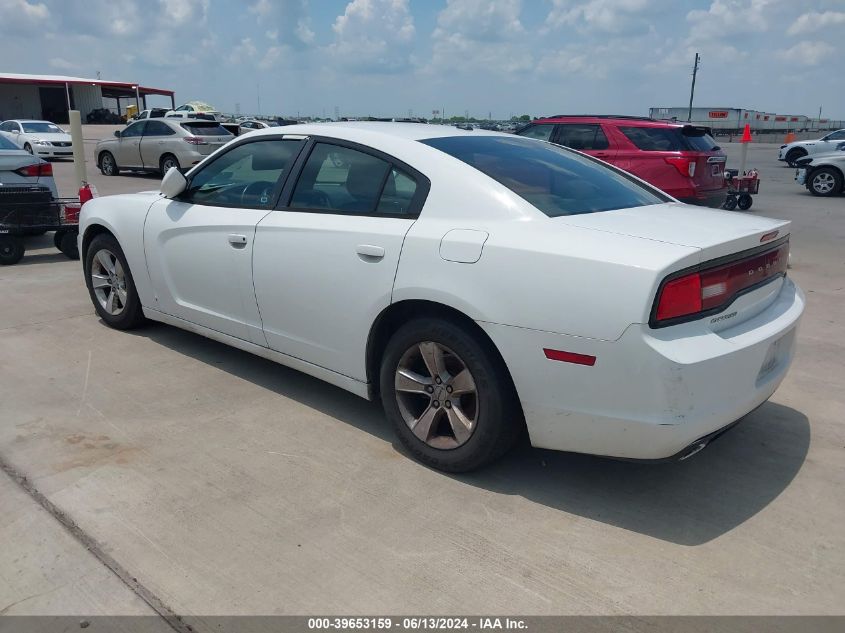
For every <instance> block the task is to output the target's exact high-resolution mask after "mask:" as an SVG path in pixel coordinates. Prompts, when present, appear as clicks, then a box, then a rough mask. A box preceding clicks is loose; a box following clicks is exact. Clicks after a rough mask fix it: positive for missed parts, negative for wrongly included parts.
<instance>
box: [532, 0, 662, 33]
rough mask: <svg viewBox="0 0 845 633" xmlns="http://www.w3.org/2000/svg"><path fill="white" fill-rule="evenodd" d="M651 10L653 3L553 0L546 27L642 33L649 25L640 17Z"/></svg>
mask: <svg viewBox="0 0 845 633" xmlns="http://www.w3.org/2000/svg"><path fill="white" fill-rule="evenodd" d="M654 6H655V2H654V1H653V0H586V1H584V0H552V9H551V11H549V15H548V16H547V17H546V22H545V25H546V27H547V28H550V29H560V28H562V27H567V26H574V27H579V28H581V29H583V30H586V31H600V32H604V33H631V32H643V31H647V30H648V27H649V23H650V22H649V19H648V17H647V16H646V15H643V14H644V13H645V12H647V10H649V9H652V8H653V7H654Z"/></svg>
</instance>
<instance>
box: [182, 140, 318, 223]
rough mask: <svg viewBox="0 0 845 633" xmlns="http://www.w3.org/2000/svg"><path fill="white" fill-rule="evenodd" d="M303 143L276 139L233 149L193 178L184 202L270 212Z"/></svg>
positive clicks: (245, 144) (242, 145) (183, 196)
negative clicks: (277, 190)
mask: <svg viewBox="0 0 845 633" xmlns="http://www.w3.org/2000/svg"><path fill="white" fill-rule="evenodd" d="M301 145H302V141H300V140H284V139H281V140H280V139H272V140H266V141H257V142H253V143H243V144H241V145H238V146H237V147H233V148H232V149H231V150H229V151H228V152H226V153H225V154H223V155H221V156H220V157H218V158H217V159H216V160H214V161H213V162H212V163H210V164H209V165H207V166H205V167H203V168H202V169H201V170H199V171H198V172H197V173H195V174H194V175H193V177H192V178H191V182H190V184H189V186H188V189H187V190H186V191H185V193H184V194H182V196H180V200H183V201H185V202H192V203H194V204H202V205H212V206H228V207H244V208H250V209H269V208H270V207H272V206H273V203H274V197H275V196H274V193H275V191H276V187H277V185H278V184H279V183H280V179H281V178H282V177H283V176H284V175H285V174H286V173H287V171H288V170H289V169H290V166H291V165H292V164H293V161H294V160H295V158H296V156H297V154H298V153H299V149H300V147H301Z"/></svg>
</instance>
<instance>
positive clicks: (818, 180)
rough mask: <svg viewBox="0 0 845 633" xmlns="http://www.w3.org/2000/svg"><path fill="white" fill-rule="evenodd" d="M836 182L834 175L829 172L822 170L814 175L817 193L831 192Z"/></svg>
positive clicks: (814, 186) (814, 187)
mask: <svg viewBox="0 0 845 633" xmlns="http://www.w3.org/2000/svg"><path fill="white" fill-rule="evenodd" d="M835 184H836V181H835V180H834V178H833V175H832V174H829V173H827V172H822V173H820V174H817V175H816V176H814V177H813V189H814V190H815V191H816V193H830V192H831V191H832V190H833V187H834V186H835Z"/></svg>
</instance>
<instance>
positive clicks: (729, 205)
mask: <svg viewBox="0 0 845 633" xmlns="http://www.w3.org/2000/svg"><path fill="white" fill-rule="evenodd" d="M736 204H737V200H736V196H728V198H727V200H725V204H723V205H722V208H723V209H727V210H728V211H733V210H734V209H736Z"/></svg>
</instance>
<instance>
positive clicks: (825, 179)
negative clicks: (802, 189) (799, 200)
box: [807, 167, 842, 198]
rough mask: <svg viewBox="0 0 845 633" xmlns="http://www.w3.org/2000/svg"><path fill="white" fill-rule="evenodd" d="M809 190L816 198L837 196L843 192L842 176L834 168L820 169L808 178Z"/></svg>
mask: <svg viewBox="0 0 845 633" xmlns="http://www.w3.org/2000/svg"><path fill="white" fill-rule="evenodd" d="M807 189H809V190H810V193H811V194H813V195H814V196H821V197H823V198H827V197H829V196H835V195H836V194H838V193H839V192H840V191H842V174H841V173H840V172H838V171H837V170H836V169H834V168H833V167H820V168H819V169H816V170H814V171H813V173H812V174H810V176H809V178H807Z"/></svg>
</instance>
